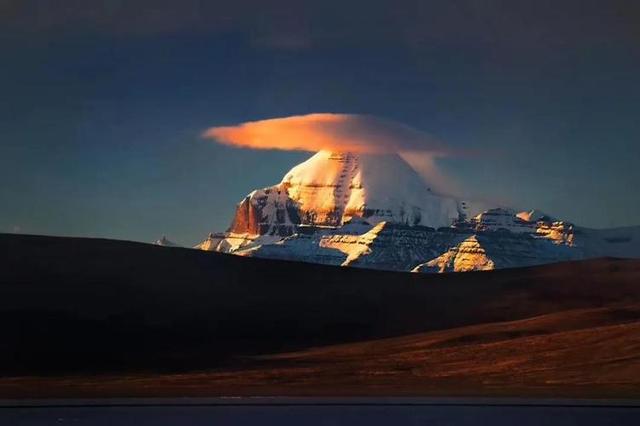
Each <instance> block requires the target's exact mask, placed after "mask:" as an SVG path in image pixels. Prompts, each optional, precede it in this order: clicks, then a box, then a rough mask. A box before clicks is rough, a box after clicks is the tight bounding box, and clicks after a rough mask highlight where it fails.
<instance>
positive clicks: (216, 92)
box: [0, 0, 640, 244]
mask: <svg viewBox="0 0 640 426" xmlns="http://www.w3.org/2000/svg"><path fill="white" fill-rule="evenodd" d="M59 3H60V2H53V1H49V2H47V1H33V0H26V1H4V2H1V3H0V27H2V28H4V29H5V30H3V32H2V35H1V36H0V49H1V50H0V53H1V54H2V67H0V93H2V97H1V102H0V178H1V180H2V185H0V200H2V209H1V210H0V232H15V231H20V232H27V233H38V234H56V235H81V236H105V237H111V238H123V239H132V240H143V241H150V240H153V239H156V238H158V237H159V236H161V235H163V234H165V235H167V236H168V237H169V238H170V239H173V240H176V241H177V242H179V243H183V244H193V243H195V242H197V241H198V240H200V239H202V238H203V237H204V236H205V235H206V234H207V232H209V231H212V230H223V229H225V228H226V227H227V225H228V222H229V220H230V218H231V215H232V212H233V209H234V206H235V203H236V202H238V201H239V200H240V199H241V198H242V197H243V196H244V195H245V194H246V193H247V192H249V191H251V190H252V189H254V188H256V187H262V186H267V185H270V184H273V183H275V182H277V181H279V180H280V179H281V177H282V176H283V175H284V173H285V172H286V171H287V170H288V169H289V168H290V167H291V166H293V165H294V164H296V163H298V162H299V161H301V160H303V159H304V158H306V157H308V156H309V154H307V153H300V152H297V153H291V152H276V151H250V150H241V149H235V148H229V147H223V146H219V145H216V144H215V143H213V142H211V141H209V140H204V139H202V138H201V137H200V134H201V133H202V131H203V130H204V129H206V128H208V127H211V126H215V125H226V124H235V123H238V122H242V121H248V120H257V119H264V118H272V117H278V116H287V115H297V114H305V113H311V112H344V113H364V114H373V115H377V116H381V117H385V118H389V119H393V120H396V121H400V122H403V123H406V124H409V125H411V126H413V127H416V128H419V129H421V130H425V131H427V132H430V133H432V134H434V135H436V136H437V137H439V138H440V139H442V140H444V141H445V142H446V143H447V144H449V145H451V146H453V147H456V148H468V149H472V150H474V151H478V152H480V154H479V155H477V156H475V157H473V158H458V159H448V160H446V161H443V163H442V167H443V169H444V170H445V171H446V172H447V174H449V175H450V176H452V178H454V179H456V180H457V181H458V182H460V184H461V186H463V187H464V188H465V191H467V192H468V193H469V194H477V195H478V196H480V197H490V198H494V199H497V200H500V201H504V202H507V203H510V204H513V205H515V206H517V207H522V208H527V207H532V208H533V207H536V208H540V209H542V210H545V211H548V212H549V213H551V214H554V215H556V216H559V217H563V218H566V219H568V220H571V221H574V222H576V223H578V224H582V225H586V226H593V227H609V226H622V225H633V224H640V218H639V217H638V213H637V212H638V211H640V195H638V194H639V191H638V188H637V186H638V183H639V182H640V171H639V167H638V161H639V159H640V124H639V120H638V113H639V111H640V32H639V31H638V28H640V11H639V10H638V6H635V4H634V2H622V1H621V2H615V1H608V2H601V1H593V2H590V1H586V0H585V1H559V2H557V1H556V2H545V1H535V2H533V1H527V2H523V1H509V2H502V1H464V2H452V1H451V2H437V3H436V2H427V1H406V2H403V1H397V2H376V1H372V2H366V6H365V5H364V4H363V3H360V2H358V3H355V2H351V3H350V2H345V1H342V2H331V1H328V2H327V1H325V2H322V4H318V3H319V2H314V3H311V2H304V1H298V2H279V1H274V2H257V1H254V2H246V1H237V2H234V4H233V5H228V4H222V3H221V4H216V3H217V2H211V1H209V2H204V1H198V0H183V1H175V2H172V1H155V2H151V1H129V2H118V1H111V2H92V1H83V2H80V1H77V2H76V1H69V2H64V3H65V4H64V5H63V6H61V5H60V4H59ZM267 3H268V4H269V7H268V8H267V9H265V7H266V5H267Z"/></svg>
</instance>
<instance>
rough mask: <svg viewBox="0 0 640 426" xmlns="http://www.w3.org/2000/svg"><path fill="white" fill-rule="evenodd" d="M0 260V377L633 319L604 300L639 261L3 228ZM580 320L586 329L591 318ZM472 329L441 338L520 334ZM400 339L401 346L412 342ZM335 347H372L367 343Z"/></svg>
mask: <svg viewBox="0 0 640 426" xmlns="http://www.w3.org/2000/svg"><path fill="white" fill-rule="evenodd" d="M0 256H1V258H2V268H0V332H1V333H2V336H3V338H2V339H1V340H0V373H1V374H2V375H4V376H15V375H34V374H36V375H42V374H84V373H90V374H94V373H129V372H150V373H153V372H165V373H169V372H184V371H194V370H202V369H212V368H214V369H215V368H218V369H229V368H236V369H238V368H244V367H247V366H253V365H254V364H255V362H257V361H255V357H253V356H254V355H259V354H272V353H283V352H293V351H302V350H304V349H305V348H310V347H317V346H324V345H329V344H336V343H341V342H344V343H347V342H363V341H372V340H377V339H381V338H385V337H391V336H405V335H409V334H417V333H428V332H437V331H438V330H440V331H444V330H448V329H453V328H460V327H464V326H473V325H480V324H487V323H493V322H505V321H514V320H520V319H524V318H530V317H533V316H538V315H543V314H554V313H560V312H565V311H569V310H593V309H598V308H607V310H606V315H604V314H600V313H599V314H598V315H597V316H596V317H597V318H600V317H602V318H605V317H606V321H605V322H606V324H605V325H607V324H608V325H611V324H613V323H615V324H621V323H631V322H634V321H637V320H638V319H640V309H637V308H628V309H627V308H624V309H618V308H617V307H619V306H630V305H636V304H639V303H640V261H639V260H620V259H595V260H589V261H580V262H569V263H562V264H554V265H546V266H540V267H532V268H519V269H510V270H499V271H491V272H477V273H462V274H443V275H429V274H426V275H425V274H411V273H398V272H383V271H373V270H364V269H355V268H341V267H332V266H323V265H316V264H306V263H296V262H287V261H277V260H264V259H257V258H242V257H238V256H233V255H225V254H219V253H211V252H202V251H198V250H191V249H183V248H172V247H159V246H153V245H148V244H142V243H134V242H126V241H114V240H105V239H89V238H61V237H43V236H27V235H9V234H0ZM585 312H586V311H585ZM598 312H599V311H598ZM551 318H565V317H562V316H558V317H551ZM571 318H574V323H575V321H578V322H579V320H575V317H571ZM578 318H582V317H580V316H578ZM585 318H586V317H585ZM588 318H589V319H588V320H585V324H587V325H588V326H589V327H594V326H598V325H600V324H599V323H594V324H592V322H593V321H594V320H593V318H594V317H593V316H592V315H591V314H590V315H588ZM565 323H566V321H565V320H564V319H561V320H558V321H555V322H553V321H552V322H550V323H549V324H551V325H548V326H546V327H547V328H549V327H559V325H558V324H565ZM554 324H555V325H554ZM587 325H585V327H586V326H587ZM580 328H581V326H575V327H573V329H580ZM473 330H474V329H472V331H470V332H462V331H460V332H456V333H454V334H455V336H454V337H451V338H452V339H454V340H452V342H454V344H455V345H458V346H459V345H464V344H467V343H470V342H471V343H476V342H480V343H487V342H489V343H490V342H492V341H493V340H495V339H498V340H499V339H500V338H504V336H508V337H518V336H519V335H518V333H520V331H518V330H516V331H513V330H512V331H509V327H507V328H506V329H495V328H489V329H482V330H481V331H477V330H476V331H473ZM505 333H506V334H505ZM509 333H511V334H509ZM525 333H526V331H525ZM433 336H434V335H429V336H427V337H428V339H432V338H435V337H433ZM496 336H498V337H496ZM500 336H502V337H500ZM572 336H573V335H572ZM427 337H424V338H427ZM520 337H522V336H520ZM572 338H573V337H572ZM575 338H576V339H577V340H576V341H578V340H580V339H581V337H580V336H575ZM412 339H414V338H410V339H408V340H403V341H401V344H402V345H404V346H406V347H411V345H414V344H415V343H416V342H415V341H414V340H415V339H414V340H412ZM416 339H417V337H416ZM420 339H422V340H424V339H423V338H420ZM474 339H475V340H474ZM445 340H446V339H445ZM450 343H451V342H450ZM402 345H401V346H402ZM449 346H451V344H449ZM583 349H585V348H583ZM585 350H587V351H588V350H589V348H588V347H587V348H586V349H585ZM603 350H604V349H603ZM348 351H349V353H353V354H356V355H357V356H362V357H366V356H367V355H368V354H370V353H371V352H370V351H369V349H368V347H367V346H355V347H349V348H348ZM636 352H637V351H636ZM438 353H440V354H441V352H438ZM634 353H635V352H634ZM634 353H631V355H629V356H632V355H633V354H634ZM327 354H330V355H331V356H330V357H329V358H330V359H332V360H335V359H337V358H340V357H341V356H342V355H340V354H338V353H336V352H335V351H333V352H328V353H327ZM374 354H375V355H376V356H378V357H380V363H381V365H382V364H383V363H384V362H385V361H384V359H385V358H384V357H385V356H389V354H388V353H387V352H385V350H383V349H381V348H380V347H378V349H377V352H376V351H374ZM636 355H637V354H636ZM313 356H314V355H313V352H310V355H303V356H298V355H296V356H292V357H289V358H287V357H284V358H277V357H276V358H269V357H266V358H265V357H260V362H266V363H268V364H269V366H270V367H269V368H274V367H273V365H280V364H281V363H282V362H284V361H283V360H286V359H292V360H293V361H292V362H296V363H298V364H300V363H303V364H304V363H306V364H305V365H307V364H308V363H309V362H313ZM434 356H435V355H434ZM474 356H476V355H474ZM307 357H310V358H307ZM433 359H435V358H433ZM421 362H422V361H421ZM482 362H486V363H491V362H492V361H491V359H486V360H484V361H482ZM252 363H253V364H252ZM356 364H358V363H357V362H356ZM354 368H355V367H354ZM376 368H377V367H376ZM274 371H276V370H274ZM407 371H410V370H407ZM273 374H276V375H277V374H279V373H277V371H276V372H275V373H273ZM245 376H246V374H245ZM247 377H248V376H247ZM247 380H250V377H249V379H247ZM231 385H232V384H231Z"/></svg>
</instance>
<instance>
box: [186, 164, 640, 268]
mask: <svg viewBox="0 0 640 426" xmlns="http://www.w3.org/2000/svg"><path fill="white" fill-rule="evenodd" d="M195 248H198V249H202V250H210V251H220V252H228V253H234V254H237V255H241V256H255V257H264V258H277V259H288V260H298V261H305V262H314V263H324V264H332V265H342V266H353V267H366V268H374V269H387V270H400V271H414V272H461V271H473V270H489V269H496V268H506V267H516V266H528V265H536V264H542V263H550V262H557V261H563V260H572V259H582V258H587V257H598V256H617V257H640V227H633V228H620V229H616V230H592V229H587V228H581V227H577V226H574V225H573V224H571V223H567V222H563V221H559V220H557V219H555V218H553V217H551V216H549V215H547V214H545V213H542V212H540V211H538V210H530V211H520V212H518V211H515V210H513V209H508V208H504V207H498V208H493V209H483V208H482V205H481V203H474V202H469V201H466V200H459V199H456V198H454V197H451V196H447V195H444V194H438V193H436V192H434V191H432V190H431V189H430V188H429V186H428V184H425V182H424V181H423V180H422V178H420V177H419V176H418V174H417V173H416V172H415V171H414V170H413V169H412V168H411V167H410V166H409V165H408V164H407V163H406V162H405V161H404V160H403V159H402V158H401V157H399V156H398V155H374V154H354V153H335V152H330V151H320V152H318V153H316V154H315V155H313V156H312V157H311V158H309V159H308V160H307V161H305V162H303V163H301V164H299V165H297V166H295V167H294V168H293V169H291V170H290V171H289V172H288V173H286V174H285V176H284V178H283V179H282V181H281V182H280V183H278V184H276V185H273V186H270V187H267V188H263V189H259V190H255V191H253V192H251V193H250V194H248V195H247V196H246V197H245V198H244V199H243V200H242V201H241V202H240V203H239V204H238V206H237V209H236V213H235V216H234V218H233V221H232V224H231V226H230V228H229V230H228V231H227V232H224V233H216V234H209V237H208V238H207V239H206V240H204V241H203V242H202V243H200V244H199V245H198V246H196V247H195Z"/></svg>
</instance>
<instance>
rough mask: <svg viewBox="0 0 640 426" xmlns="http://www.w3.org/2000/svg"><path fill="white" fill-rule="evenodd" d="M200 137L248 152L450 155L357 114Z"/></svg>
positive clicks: (226, 129) (213, 131) (397, 127)
mask: <svg viewBox="0 0 640 426" xmlns="http://www.w3.org/2000/svg"><path fill="white" fill-rule="evenodd" d="M204 137H206V138H211V139H214V140H216V141H217V142H219V143H222V144H224V145H231V146H237V147H243V148H252V149H281V150H294V151H312V152H315V151H320V150H332V151H341V152H345V151H349V152H361V153H364V152H368V153H389V152H394V153H397V152H404V151H412V152H415V151H420V152H425V153H430V154H431V155H434V156H441V155H447V154H450V152H448V150H447V149H445V147H444V145H443V144H442V143H441V142H439V141H438V140H437V139H435V138H434V137H432V136H430V135H429V134H427V133H425V132H422V131H420V130H417V129H414V128H412V127H409V126H406V125H404V124H401V123H397V122H394V121H390V120H385V119H380V118H377V117H373V116H369V115H358V114H330V113H319V114H308V115H296V116H291V117H284V118H273V119H269V120H259V121H250V122H246V123H241V124H238V125H235V126H223V127H212V128H210V129H208V130H207V131H205V133H204Z"/></svg>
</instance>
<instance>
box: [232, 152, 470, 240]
mask: <svg viewBox="0 0 640 426" xmlns="http://www.w3.org/2000/svg"><path fill="white" fill-rule="evenodd" d="M460 212H461V209H460V205H459V202H458V201H457V200H455V199H454V198H453V197H449V196H445V195H439V194H435V193H433V192H432V191H431V190H430V188H429V186H428V185H427V184H425V182H424V181H423V180H422V178H421V177H420V176H419V175H418V174H417V173H416V172H415V171H414V170H413V169H412V168H411V166H409V164H408V163H406V162H405V161H404V160H403V159H402V158H401V157H400V156H399V155H397V154H368V153H352V152H335V151H319V152H317V153H316V154H314V155H313V156H312V157H310V158H309V159H308V160H306V161H304V162H302V163H301V164H298V165H297V166H295V167H293V168H292V169H291V170H290V171H289V172H287V173H286V174H285V175H284V177H283V178H282V180H281V182H280V183H279V184H277V185H274V186H271V187H267V188H263V189H259V190H255V191H253V192H251V193H250V194H248V195H247V196H246V197H245V199H244V200H243V201H241V202H240V204H238V208H237V210H236V215H235V217H234V220H233V222H232V225H231V227H230V228H229V231H230V232H234V233H247V234H252V235H265V234H267V235H276V234H277V235H283V236H284V235H291V234H292V233H294V232H295V228H296V226H297V225H314V226H330V227H336V226H341V225H343V224H344V223H346V222H348V221H350V220H351V219H353V218H362V219H365V220H366V221H367V222H369V223H370V224H372V225H375V224H376V223H379V222H382V221H388V222H392V223H399V224H405V225H423V226H431V227H441V226H448V225H450V224H451V223H452V221H454V220H456V219H457V218H458V217H459V216H460Z"/></svg>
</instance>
